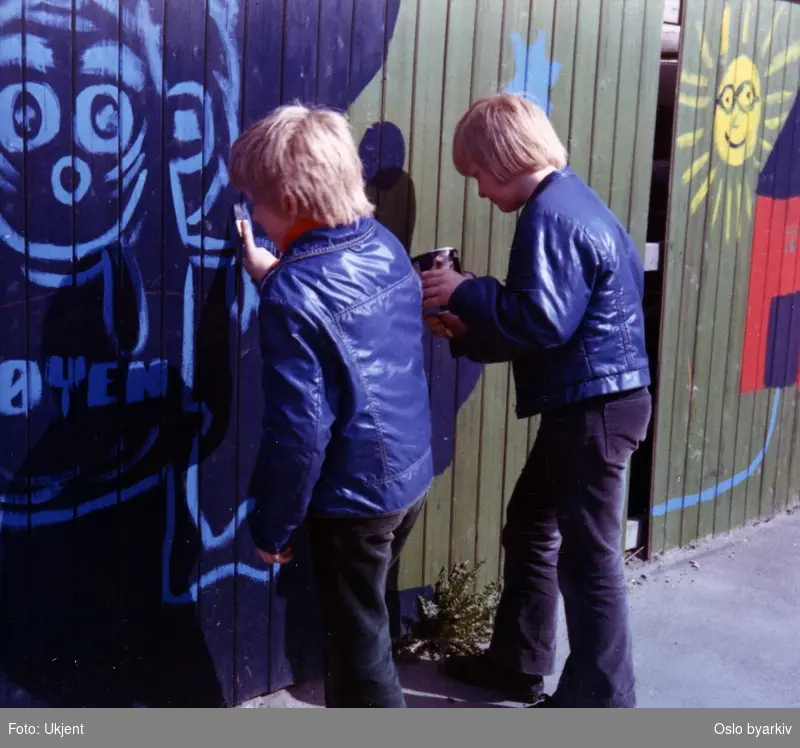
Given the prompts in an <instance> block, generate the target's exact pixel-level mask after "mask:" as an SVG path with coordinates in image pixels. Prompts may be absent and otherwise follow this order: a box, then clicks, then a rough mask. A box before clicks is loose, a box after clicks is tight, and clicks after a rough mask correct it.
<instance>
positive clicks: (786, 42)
mask: <svg viewBox="0 0 800 748" xmlns="http://www.w3.org/2000/svg"><path fill="white" fill-rule="evenodd" d="M784 7H786V12H784V14H783V17H782V19H781V22H780V23H781V25H782V26H783V27H784V28H785V30H786V36H785V38H784V37H783V36H782V35H781V36H776V40H775V44H776V45H778V46H774V47H773V54H772V61H775V60H776V59H777V58H778V55H785V53H786V52H785V51H786V50H788V49H791V48H792V46H793V44H794V45H796V44H798V41H799V40H800V36H798V35H797V31H798V19H799V18H800V16H798V12H797V8H795V7H794V6H793V5H787V6H784ZM764 75H765V77H769V81H770V83H771V84H772V86H771V87H770V88H771V89H772V90H771V91H770V92H771V93H776V92H780V91H789V92H792V93H795V92H796V91H797V90H798V82H800V72H799V71H798V67H797V65H796V64H787V65H786V66H784V67H783V68H782V69H781V70H775V72H774V74H773V75H772V76H767V74H766V73H765V74H764ZM767 96H769V94H767ZM793 106H794V99H793V98H786V99H785V100H782V103H781V105H780V110H779V113H777V114H776V112H775V111H774V109H773V108H771V107H770V108H768V110H767V111H766V112H765V115H764V127H763V130H762V133H761V135H762V136H763V137H762V140H765V141H768V142H769V143H774V142H775V140H776V138H777V137H779V136H780V134H781V131H782V130H783V129H784V127H781V125H780V123H781V122H787V120H788V117H789V115H790V114H791V112H792V108H793ZM773 117H779V119H778V121H777V122H776V123H773V122H772V120H773ZM768 121H769V122H770V124H769V125H768V124H767V123H768ZM785 127H786V128H788V129H787V130H786V132H785V133H784V136H786V137H788V139H789V142H790V143H792V148H791V150H790V151H789V152H790V153H792V154H793V153H794V148H795V147H796V146H794V144H793V137H792V136H793V134H794V127H793V126H792V124H791V123H788V122H787V124H786V125H785ZM766 151H767V148H766V147H765V148H764V149H763V150H762V159H761V160H762V164H763V163H766V159H767V157H768V156H767V153H766ZM787 158H788V156H787ZM786 189H787V185H786V184H785V183H782V182H781V181H780V180H779V181H778V182H776V184H775V190H776V192H778V191H782V190H786ZM797 225H798V211H797V209H796V208H795V207H794V205H793V204H791V203H787V202H785V201H783V200H779V201H776V203H775V205H774V207H773V216H772V226H771V229H772V233H771V242H770V243H771V244H773V242H774V245H775V254H774V257H775V259H774V260H773V261H774V262H778V260H777V258H778V257H779V258H780V260H779V262H780V264H779V272H780V277H781V278H786V279H790V280H789V281H788V283H786V284H785V287H783V288H781V289H780V291H788V290H793V289H794V288H796V285H794V284H793V283H792V281H794V283H796V280H795V279H796V278H797V273H796V264H797V251H796V250H795V251H789V250H788V249H787V245H788V242H789V239H790V234H789V233H787V232H788V229H789V227H791V228H792V230H793V231H794V230H796V227H797ZM782 286H784V284H782ZM792 312H793V314H794V313H796V312H794V309H793V310H792ZM768 329H769V328H765V330H768ZM790 330H791V328H790V326H789V325H787V326H786V329H785V331H784V332H783V334H781V332H780V331H779V332H778V333H777V335H776V336H775V338H774V340H773V342H772V347H771V348H768V350H767V355H768V356H770V357H771V358H772V357H773V356H775V354H777V353H779V352H780V351H781V350H782V349H783V350H785V349H787V348H788V347H789V345H790V339H789V333H790ZM795 392H796V388H795V387H794V386H792V387H791V388H790V389H789V388H784V389H776V390H774V391H772V392H771V398H770V405H769V410H768V411H767V417H766V419H765V428H764V431H763V432H762V431H761V430H760V429H759V431H758V432H757V433H756V434H754V439H755V440H756V444H755V445H754V446H755V448H760V447H759V446H758V442H759V441H760V442H761V444H764V445H766V444H767V442H769V446H768V448H766V453H765V455H764V463H763V469H762V480H761V490H760V502H759V515H758V516H759V517H761V518H767V517H770V516H772V515H773V514H775V513H776V511H780V510H781V509H782V508H783V506H784V505H785V502H786V499H785V491H786V488H784V489H783V490H784V496H779V495H778V494H777V487H778V484H779V483H782V484H783V486H786V481H785V479H784V478H783V477H782V476H783V474H784V473H785V471H786V467H787V463H786V462H781V460H780V456H781V443H782V442H783V441H784V440H785V438H786V436H785V435H788V436H791V432H792V430H793V427H794V424H793V419H794V404H795V403H794V400H795ZM777 398H780V400H779V402H778V403H777V404H776V399H777ZM773 408H777V411H776V413H777V417H776V420H775V428H774V432H773V433H772V436H771V438H770V435H769V429H770V425H771V421H772V413H773ZM762 440H763V441H762Z"/></svg>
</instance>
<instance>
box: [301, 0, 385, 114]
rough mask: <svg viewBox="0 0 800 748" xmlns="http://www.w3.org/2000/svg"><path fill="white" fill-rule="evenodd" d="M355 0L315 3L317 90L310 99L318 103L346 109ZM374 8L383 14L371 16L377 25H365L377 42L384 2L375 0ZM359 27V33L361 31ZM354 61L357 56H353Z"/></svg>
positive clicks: (348, 95)
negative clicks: (317, 27)
mask: <svg viewBox="0 0 800 748" xmlns="http://www.w3.org/2000/svg"><path fill="white" fill-rule="evenodd" d="M355 5H356V3H355V0H326V1H325V2H323V3H321V4H320V7H319V42H318V49H317V75H316V84H317V90H316V94H315V96H314V100H315V101H316V103H317V104H318V105H320V106H327V107H332V108H334V109H337V110H339V111H346V110H347V107H348V105H349V104H350V103H351V101H352V99H353V97H352V96H351V94H350V60H351V58H352V35H353V31H354V30H355V31H356V32H358V30H359V27H358V26H356V28H355V29H354V28H353V27H354V23H353V14H354V12H355ZM374 7H375V10H376V12H378V13H379V12H380V11H381V10H383V11H384V17H378V18H372V19H370V20H373V21H374V20H377V22H378V25H377V27H374V28H369V33H370V35H371V36H376V35H377V36H379V37H380V41H381V44H382V42H383V40H384V38H385V31H386V30H385V29H384V19H385V9H386V3H385V1H384V2H379V3H377V4H376V5H375V6H374ZM361 28H362V33H361V35H359V36H358V40H359V41H361V37H362V36H363V35H364V33H363V29H364V28H365V27H364V26H362V27H361ZM356 62H358V58H356Z"/></svg>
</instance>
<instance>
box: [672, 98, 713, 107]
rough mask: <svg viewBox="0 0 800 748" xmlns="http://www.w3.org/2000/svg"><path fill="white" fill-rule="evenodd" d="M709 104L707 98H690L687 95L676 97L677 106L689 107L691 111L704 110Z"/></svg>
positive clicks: (709, 100) (709, 101)
mask: <svg viewBox="0 0 800 748" xmlns="http://www.w3.org/2000/svg"><path fill="white" fill-rule="evenodd" d="M709 103H711V99H710V98H709V97H708V96H690V95H688V94H681V95H680V96H679V97H678V104H682V105H683V106H690V107H692V109H706V108H707V107H708V105H709Z"/></svg>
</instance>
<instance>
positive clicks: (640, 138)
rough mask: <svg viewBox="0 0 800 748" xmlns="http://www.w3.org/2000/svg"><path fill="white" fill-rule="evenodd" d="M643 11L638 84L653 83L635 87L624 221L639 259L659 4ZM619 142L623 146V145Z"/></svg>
mask: <svg viewBox="0 0 800 748" xmlns="http://www.w3.org/2000/svg"><path fill="white" fill-rule="evenodd" d="M645 7H646V15H645V19H644V33H643V36H642V56H641V62H640V69H641V73H640V75H639V80H640V81H641V82H643V81H653V85H651V86H648V85H640V86H639V103H638V108H637V110H636V139H635V141H634V161H633V179H632V182H631V186H630V194H631V206H630V213H629V217H628V230H629V232H630V235H631V238H632V239H633V241H634V243H635V244H636V246H637V247H638V248H639V252H640V254H642V255H644V245H645V242H646V240H647V217H648V213H649V207H650V183H651V181H652V176H653V139H654V138H655V131H656V111H657V104H656V102H657V97H658V94H657V87H656V85H655V81H656V80H657V78H658V70H659V65H660V57H659V52H658V11H659V3H657V2H656V3H654V2H650V0H648V1H647V3H646V6H645ZM622 142H623V143H624V141H622Z"/></svg>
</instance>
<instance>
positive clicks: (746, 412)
mask: <svg viewBox="0 0 800 748" xmlns="http://www.w3.org/2000/svg"><path fill="white" fill-rule="evenodd" d="M780 7H781V6H780V4H779V3H775V2H772V1H771V0H760V2H759V5H758V16H757V22H756V25H757V32H756V34H755V36H756V39H757V40H758V41H757V45H758V49H759V53H761V52H766V53H767V54H768V53H769V46H770V44H771V41H770V39H771V36H770V28H771V27H772V24H773V22H774V17H775V13H776V12H777V11H779V9H780ZM765 45H766V48H765ZM758 171H760V170H759V169H755V171H754V173H753V172H751V174H750V179H751V180H752V179H755V178H756V177H757V174H758ZM754 198H755V195H754V194H753V196H752V198H751V201H754ZM751 210H752V211H753V213H755V205H753V203H752V202H751ZM748 218H750V215H748ZM743 249H744V251H745V252H746V254H745V255H744V256H743V260H744V264H743V266H742V277H741V281H740V282H741V283H742V286H741V287H742V288H745V287H746V284H747V283H748V281H747V280H745V279H748V278H749V276H750V261H751V251H750V249H751V248H750V246H746V247H745V248H743ZM747 293H749V291H748V292H747ZM747 303H748V299H747V296H746V295H745V296H744V297H742V298H741V299H740V301H739V309H740V310H741V311H740V313H739V317H738V318H739V319H742V320H744V318H745V315H746V311H747ZM734 332H735V333H736V334H735V335H734V337H733V340H732V343H731V350H732V351H735V352H736V355H737V356H739V357H741V351H742V342H743V338H744V328H743V326H742V328H741V329H734ZM733 373H734V372H731V374H732V375H733ZM740 376H741V363H740V364H739V372H738V374H737V377H736V381H735V384H734V382H731V383H730V387H735V388H736V391H740V387H741V380H740V378H739V377H740ZM728 386H729V385H726V389H727V388H728ZM757 397H758V395H756V394H754V393H749V394H746V395H743V396H740V397H739V398H738V401H737V402H738V412H737V413H736V414H735V420H733V425H734V428H733V429H732V433H733V440H734V441H733V444H732V445H731V444H730V443H729V439H730V436H729V435H730V433H731V431H727V430H726V432H725V433H724V434H723V442H722V450H721V454H722V458H721V459H722V460H725V459H729V458H728V455H730V454H731V453H732V458H730V459H731V460H732V462H733V464H734V466H735V470H737V471H740V470H747V469H748V467H749V466H750V464H751V430H752V423H753V414H754V407H755V402H756V399H757ZM730 417H731V416H729V415H727V414H726V416H725V418H730ZM723 423H726V421H725V420H723ZM728 423H729V422H728ZM751 479H752V478H751ZM749 482H750V480H746V481H743V482H742V483H740V484H739V485H738V486H735V487H733V489H732V490H731V495H730V500H729V501H730V513H729V522H728V527H729V528H733V527H738V526H740V525H741V524H742V523H743V522H744V517H745V513H746V504H747V494H748V490H749V485H748V484H749Z"/></svg>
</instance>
